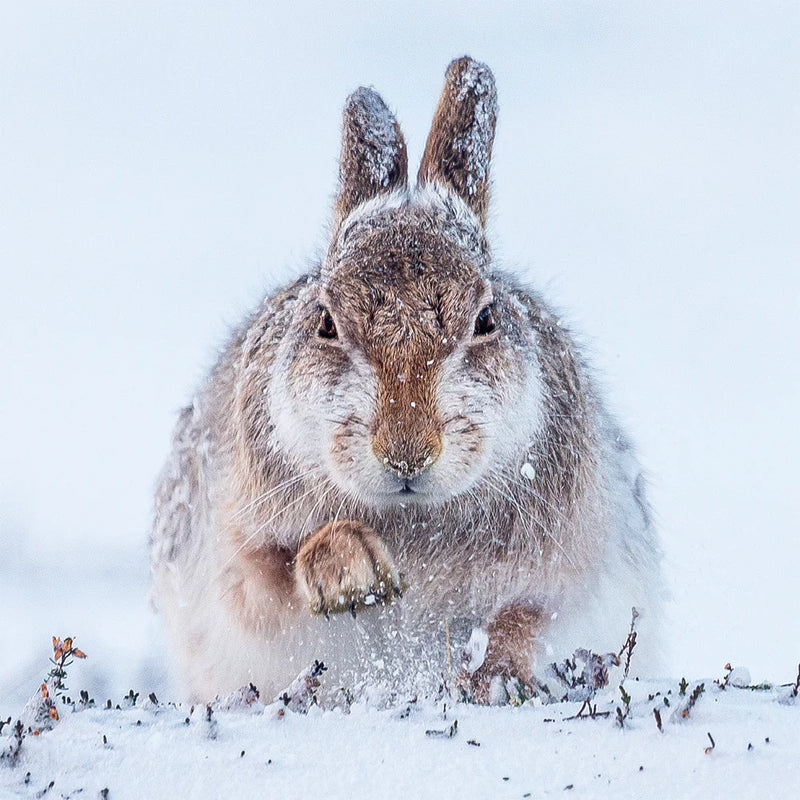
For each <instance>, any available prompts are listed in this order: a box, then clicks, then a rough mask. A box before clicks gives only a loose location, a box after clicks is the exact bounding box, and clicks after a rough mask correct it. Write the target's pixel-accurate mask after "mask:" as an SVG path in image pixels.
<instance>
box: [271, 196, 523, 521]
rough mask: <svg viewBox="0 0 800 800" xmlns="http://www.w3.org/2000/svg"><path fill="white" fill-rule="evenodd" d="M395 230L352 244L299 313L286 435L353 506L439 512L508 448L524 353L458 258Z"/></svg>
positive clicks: (408, 220)
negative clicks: (295, 434) (292, 432)
mask: <svg viewBox="0 0 800 800" xmlns="http://www.w3.org/2000/svg"><path fill="white" fill-rule="evenodd" d="M422 216H423V217H425V215H422ZM394 217H395V218H394V219H393V220H392V221H391V223H390V224H386V225H383V226H381V227H379V228H377V229H373V230H370V231H369V232H367V233H366V235H359V238H358V241H357V243H356V245H355V246H352V243H349V244H350V245H351V246H348V248H347V252H346V253H345V255H344V256H343V257H341V258H339V259H336V264H335V266H334V268H333V269H332V270H331V271H330V273H329V274H328V276H327V278H326V280H325V284H324V285H323V286H322V287H321V288H320V290H319V292H318V293H316V296H314V297H312V298H311V299H310V300H309V301H308V302H307V303H305V304H304V306H303V310H302V313H301V318H302V337H303V338H301V339H299V340H296V349H295V351H294V356H293V359H292V363H291V364H290V365H289V370H288V387H289V391H290V398H287V399H289V403H290V406H291V408H292V409H293V411H292V414H291V416H292V420H291V422H290V424H291V426H292V427H294V428H295V429H296V430H299V431H302V436H303V438H304V440H305V445H304V448H303V449H304V450H305V452H306V455H307V458H308V459H309V460H311V461H312V462H316V464H319V465H321V466H322V467H323V469H324V471H325V472H326V473H327V477H328V478H329V479H330V480H331V481H332V482H333V483H335V484H336V485H337V486H338V487H339V488H340V489H342V490H344V491H346V492H347V493H348V494H349V495H350V496H353V497H356V498H358V499H359V500H361V501H362V502H365V503H367V504H369V505H372V506H383V505H386V504H392V503H406V502H421V503H433V504H435V503H439V502H443V501H445V500H447V499H449V498H450V497H452V496H454V495H456V494H459V493H461V492H464V491H467V490H469V488H470V487H471V486H472V485H473V484H475V483H476V482H477V481H478V480H479V479H480V478H481V477H482V476H484V475H485V474H486V473H487V472H488V471H489V469H490V466H491V464H492V456H493V454H494V452H495V445H496V443H498V442H507V441H509V435H508V430H507V427H508V426H509V425H510V424H511V422H510V421H511V420H512V419H514V418H516V417H517V415H518V409H519V407H520V404H521V403H522V402H523V400H524V395H525V387H526V384H527V383H528V380H529V376H528V371H529V370H528V369H527V368H526V358H525V356H526V353H527V351H528V350H529V345H527V344H526V343H525V342H524V341H523V340H522V339H520V336H522V333H521V331H523V330H525V329H526V326H522V325H520V320H519V319H518V317H517V316H516V315H515V313H514V310H513V307H511V306H510V304H509V303H508V302H507V301H506V298H505V297H503V296H502V295H498V294H497V288H496V287H492V285H491V284H490V282H489V281H488V280H486V279H485V278H483V277H482V275H481V272H480V271H479V269H478V268H477V266H476V265H475V264H473V263H471V260H470V258H469V257H468V256H467V255H466V254H465V251H464V250H463V249H462V248H460V247H458V246H457V245H456V244H454V243H453V242H452V241H450V240H448V239H447V238H445V237H443V236H441V235H438V234H434V233H431V232H430V226H429V225H426V224H424V221H425V220H424V219H422V220H420V219H417V218H415V217H414V213H413V211H408V210H404V209H400V210H398V211H396V212H395V213H394ZM426 229H427V230H426ZM355 235H358V234H355ZM287 421H288V420H287ZM513 440H518V435H517V436H514V437H513Z"/></svg>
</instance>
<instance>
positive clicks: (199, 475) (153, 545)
mask: <svg viewBox="0 0 800 800" xmlns="http://www.w3.org/2000/svg"><path fill="white" fill-rule="evenodd" d="M314 280H315V279H314V276H313V274H312V275H303V276H302V277H300V278H298V279H297V280H295V281H293V282H291V283H290V284H288V285H286V286H284V287H283V288H281V289H279V290H277V291H276V292H274V293H273V294H271V295H269V296H268V297H267V298H266V299H265V300H264V301H263V302H262V303H261V304H260V306H259V308H258V309H257V310H256V311H255V312H254V313H253V314H251V315H250V316H248V317H247V318H246V319H245V320H244V322H243V323H242V324H241V325H240V326H239V327H238V328H237V329H236V330H234V332H233V334H232V336H231V338H230V339H229V341H228V344H227V346H226V347H225V348H224V349H223V351H222V354H221V356H220V358H219V360H218V362H217V364H216V365H215V367H214V368H213V370H212V371H211V374H210V376H209V378H208V379H207V380H206V382H205V385H204V387H203V389H202V390H201V391H200V393H199V394H198V395H197V396H196V397H195V399H194V400H193V401H192V402H191V403H190V404H189V405H187V406H186V407H185V408H183V409H182V410H181V411H180V414H179V415H178V420H177V423H176V425H175V429H174V432H173V436H172V450H171V453H170V456H169V458H168V460H167V463H166V464H165V465H164V468H163V470H162V471H161V476H160V478H159V481H158V488H157V489H156V496H155V518H154V521H153V528H152V531H151V535H150V560H151V564H152V565H153V567H154V568H155V567H157V566H159V565H163V564H166V563H170V562H173V561H175V560H176V559H178V558H179V557H181V554H182V553H185V552H186V551H187V548H189V546H190V545H191V542H192V541H193V536H192V532H193V531H194V530H196V529H197V527H198V525H199V522H200V517H201V515H202V514H203V513H204V511H205V510H207V509H206V505H207V503H208V498H207V497H206V495H205V492H206V490H207V488H208V487H207V486H206V483H207V480H206V479H207V477H208V475H209V474H210V472H211V470H210V466H211V465H210V464H209V463H208V462H209V460H210V459H211V458H212V457H213V452H214V449H215V448H214V441H213V429H214V428H215V425H216V423H215V420H218V419H219V417H220V409H224V408H226V406H227V401H228V400H230V397H227V396H228V395H229V394H230V393H231V391H232V386H233V385H234V384H235V383H236V380H237V375H238V374H239V373H240V372H241V371H242V370H245V371H247V369H248V365H256V366H257V368H258V370H259V371H260V372H262V373H264V374H266V372H267V367H268V365H269V363H270V362H271V361H272V359H273V357H274V350H275V348H276V346H277V343H278V341H279V340H280V339H281V338H282V337H283V336H284V335H285V333H286V330H287V329H288V327H289V325H290V323H291V318H292V314H293V310H294V308H295V306H296V304H297V302H302V301H303V299H304V297H305V296H307V294H308V292H309V291H313V285H314ZM223 416H225V414H223ZM194 538H196V537H194ZM189 549H190V548H189Z"/></svg>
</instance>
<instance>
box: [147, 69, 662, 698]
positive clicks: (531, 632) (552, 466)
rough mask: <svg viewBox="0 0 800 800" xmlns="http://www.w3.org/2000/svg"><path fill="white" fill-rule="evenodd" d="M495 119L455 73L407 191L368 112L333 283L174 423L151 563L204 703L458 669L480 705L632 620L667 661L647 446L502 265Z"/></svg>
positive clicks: (345, 137) (437, 676)
mask: <svg viewBox="0 0 800 800" xmlns="http://www.w3.org/2000/svg"><path fill="white" fill-rule="evenodd" d="M496 118H497V102H496V91H495V84H494V78H493V75H492V73H491V71H490V70H489V68H488V67H486V66H485V65H483V64H481V63H479V62H477V61H474V60H472V59H470V58H468V57H464V58H460V59H458V60H456V61H453V63H451V64H450V66H449V67H448V69H447V73H446V78H445V85H444V90H443V93H442V95H441V99H440V101H439V104H438V107H437V109H436V112H435V116H434V120H433V125H432V128H431V131H430V134H429V137H428V140H427V144H426V146H425V150H424V154H423V157H422V162H421V166H420V168H419V172H418V175H417V181H416V185H415V186H413V187H411V186H409V185H408V178H407V170H408V164H407V154H406V146H405V141H404V138H403V135H402V133H401V131H400V127H399V125H398V123H397V121H396V120H395V118H394V116H393V115H392V114H391V112H390V111H389V110H388V108H387V107H386V105H385V104H384V102H383V100H382V99H381V97H380V96H379V95H378V94H377V93H376V92H375V91H374V90H372V89H366V88H360V89H358V90H357V91H356V92H354V93H353V94H352V95H351V96H350V97H349V98H348V99H347V102H346V105H345V109H344V119H343V126H342V128H343V131H342V149H341V159H340V165H339V178H340V181H339V189H338V195H337V197H336V200H335V206H334V211H333V224H332V235H331V238H330V243H329V246H328V249H327V252H326V254H325V257H324V259H323V260H322V262H321V263H319V264H318V265H317V266H316V267H315V268H314V269H313V270H312V271H311V272H310V273H309V274H308V275H304V276H303V277H301V278H299V279H298V280H296V281H295V282H294V283H292V284H291V285H289V286H287V287H286V288H284V289H282V290H281V291H278V292H277V293H275V294H272V295H270V296H268V297H267V298H266V299H265V300H264V301H263V303H262V304H261V305H260V307H259V308H258V309H257V310H256V311H255V312H254V313H253V314H252V315H251V316H250V317H248V318H247V319H246V320H245V321H244V322H243V323H242V325H241V326H240V327H239V328H238V329H237V330H236V331H235V332H234V334H233V335H232V337H231V338H230V341H229V342H228V344H227V346H226V347H225V349H224V351H223V352H222V355H221V356H220V358H219V360H218V362H217V364H216V366H215V367H214V368H213V370H212V371H211V374H210V376H209V377H208V379H207V380H206V381H205V383H204V384H203V386H202V387H201V389H200V391H199V392H198V394H197V395H196V397H195V398H194V400H193V401H192V403H191V405H189V406H188V407H186V408H185V409H184V410H183V411H182V412H181V414H180V418H179V420H178V423H177V427H176V430H175V434H174V442H173V451H172V456H171V457H170V459H169V461H168V462H167V464H166V467H165V468H164V471H163V473H162V476H161V479H160V485H159V488H158V491H157V496H156V513H155V522H154V526H153V532H152V536H151V556H152V571H153V579H154V587H153V588H154V592H153V596H154V602H155V605H156V607H157V609H158V610H159V611H160V613H161V614H162V615H163V619H164V621H165V624H166V627H167V629H168V632H169V634H170V636H171V639H172V642H173V645H174V649H175V654H176V657H177V661H178V666H179V668H180V674H181V676H182V680H183V682H184V686H185V690H186V693H187V695H188V696H189V697H190V698H192V699H194V700H208V699H210V698H213V697H214V696H215V695H217V694H221V693H226V692H230V691H232V690H234V689H236V688H238V687H240V686H242V685H245V684H247V683H248V682H252V683H254V684H255V685H256V686H257V687H258V688H259V689H260V690H261V691H262V692H263V693H266V695H270V694H274V693H276V692H279V691H280V690H281V689H282V688H283V687H284V686H286V685H287V684H288V683H289V682H290V681H291V680H292V678H294V677H295V676H296V675H297V674H298V672H300V671H301V670H302V669H303V668H304V667H305V666H306V665H307V664H310V663H311V662H312V661H314V660H315V659H319V660H322V661H324V662H325V664H326V665H327V666H328V668H329V672H328V674H327V676H326V686H330V687H339V686H345V687H347V688H349V689H350V691H352V692H356V693H364V692H369V691H370V690H371V688H372V687H380V688H381V690H385V691H388V692H393V693H394V694H395V696H397V695H398V694H400V693H403V692H408V693H417V694H418V693H425V692H431V691H434V690H435V688H436V686H437V685H438V682H439V681H440V680H441V676H442V674H443V673H445V674H446V673H447V672H448V670H452V669H455V670H458V671H459V675H458V680H459V682H460V685H461V686H462V687H465V690H466V691H467V692H468V694H470V695H471V696H472V697H474V698H475V699H476V700H477V701H479V702H487V701H488V700H489V698H490V695H491V686H492V682H493V680H495V679H496V677H497V676H500V677H501V678H503V679H509V678H518V679H520V680H521V681H524V682H528V681H531V680H533V676H534V675H535V673H536V671H537V669H539V668H541V667H542V666H543V665H546V663H547V662H548V661H552V660H555V659H556V658H558V657H566V656H570V655H571V654H572V651H573V649H574V648H575V647H578V646H581V647H587V648H596V649H598V650H600V651H601V652H605V650H608V649H612V648H613V647H614V646H615V645H618V644H620V643H621V641H622V640H624V636H625V633H626V632H627V628H628V622H629V620H630V613H631V607H632V606H636V607H637V608H639V609H640V610H641V611H642V621H641V629H640V635H639V641H640V647H639V648H637V659H636V661H637V664H638V666H639V667H640V669H645V668H649V667H650V666H652V665H653V664H655V663H656V661H655V658H656V655H657V652H658V621H659V616H660V607H661V597H662V594H663V582H662V577H661V557H660V550H659V546H658V541H657V538H656V535H655V532H654V528H653V525H652V521H651V513H650V510H649V506H648V504H647V500H646V498H645V490H644V481H643V478H642V475H641V471H640V468H639V466H638V463H637V460H636V458H635V456H634V453H633V451H632V448H631V445H630V443H629V441H628V439H627V438H626V437H625V435H624V434H623V433H622V432H621V430H620V429H619V427H618V425H617V423H616V422H615V420H614V419H613V418H612V416H611V415H610V414H609V413H608V411H606V409H605V408H604V406H603V403H602V400H601V398H600V396H599V394H598V391H597V389H596V387H595V385H594V382H593V376H592V373H591V372H590V371H589V369H588V368H587V366H586V364H585V363H584V359H583V356H582V354H581V352H580V350H579V348H578V347H577V346H576V343H575V341H574V340H573V338H572V336H571V334H570V332H569V331H568V330H567V329H566V328H565V327H564V326H563V325H562V324H561V322H560V320H559V318H558V316H557V315H555V314H554V313H553V312H552V311H551V310H550V308H549V307H548V306H547V304H546V303H545V301H544V300H542V299H541V298H540V297H539V296H538V295H537V294H535V293H533V292H531V291H529V290H527V289H526V288H524V287H523V286H521V285H520V282H519V281H518V279H517V278H516V277H515V276H514V275H513V274H508V273H504V272H502V271H500V270H498V269H497V267H496V265H495V263H494V261H493V257H492V251H491V249H490V246H489V242H488V240H487V235H486V222H487V214H488V206H489V192H490V180H489V165H490V157H491V153H492V144H493V140H494V132H495V123H496ZM475 632H479V635H478V636H477V638H476V636H475ZM470 637H471V638H470ZM468 640H470V641H471V642H472V645H471V647H472V648H473V649H477V651H478V652H477V653H475V652H473V653H472V654H471V655H469V653H468V648H467V649H464V651H463V652H464V653H466V654H467V655H465V656H464V657H463V658H462V657H461V652H462V648H466V645H467V642H468ZM476 642H477V644H476ZM648 647H649V651H650V652H649V654H648V653H647V652H646V651H647V650H648ZM454 662H455V665H453V664H454ZM448 664H449V665H450V666H448Z"/></svg>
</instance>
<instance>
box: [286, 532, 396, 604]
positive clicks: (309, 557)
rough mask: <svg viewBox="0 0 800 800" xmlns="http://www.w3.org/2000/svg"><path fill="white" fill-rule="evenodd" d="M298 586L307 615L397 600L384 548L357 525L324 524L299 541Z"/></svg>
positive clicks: (373, 534) (389, 561) (297, 561)
mask: <svg viewBox="0 0 800 800" xmlns="http://www.w3.org/2000/svg"><path fill="white" fill-rule="evenodd" d="M294 574H295V580H296V581H297V586H298V588H299V589H300V590H301V591H302V592H303V593H304V594H305V595H306V598H307V599H308V601H309V606H310V608H311V611H312V612H314V613H315V614H322V615H323V616H325V617H326V618H328V617H329V616H330V614H337V613H344V612H349V613H350V615H351V616H352V617H353V618H354V619H355V618H356V612H357V611H358V610H360V609H361V608H367V607H369V606H372V605H378V604H381V605H384V604H387V603H391V602H392V600H393V599H394V598H395V597H402V593H401V589H400V583H401V579H400V577H399V575H398V573H397V570H396V569H395V567H394V565H393V564H392V560H391V556H390V555H389V553H388V551H387V549H386V546H385V545H384V544H383V542H382V541H381V540H380V538H379V537H378V535H377V534H376V533H375V531H373V530H372V529H371V528H368V527H367V526H366V525H363V524H362V523H360V522H355V521H351V520H340V521H338V522H336V523H327V524H326V525H323V526H322V527H321V528H319V529H318V530H317V531H315V532H314V533H312V534H311V535H310V536H309V537H308V538H306V539H305V541H303V543H302V544H301V545H300V547H299V549H298V551H297V557H296V559H295V565H294Z"/></svg>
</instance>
